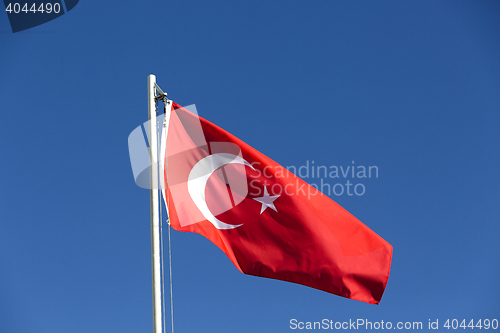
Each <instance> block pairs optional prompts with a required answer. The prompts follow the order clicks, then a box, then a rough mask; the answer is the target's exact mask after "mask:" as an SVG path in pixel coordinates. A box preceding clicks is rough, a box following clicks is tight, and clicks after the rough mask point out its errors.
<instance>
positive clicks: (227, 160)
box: [160, 103, 392, 304]
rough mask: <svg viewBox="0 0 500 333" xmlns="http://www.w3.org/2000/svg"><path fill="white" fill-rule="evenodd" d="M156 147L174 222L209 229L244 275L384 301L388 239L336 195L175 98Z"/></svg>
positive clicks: (180, 226)
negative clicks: (331, 196)
mask: <svg viewBox="0 0 500 333" xmlns="http://www.w3.org/2000/svg"><path fill="white" fill-rule="evenodd" d="M188 108H189V107H188ZM161 146H162V147H161V151H162V156H161V159H160V161H161V168H162V170H163V179H162V181H163V182H164V183H163V185H164V187H163V189H162V193H163V197H164V199H165V203H166V206H167V210H168V215H169V218H170V225H171V226H172V227H173V228H174V229H175V230H178V231H189V232H196V233H199V234H201V235H203V236H205V237H206V238H208V239H209V240H210V241H211V242H213V243H214V244H215V245H217V246H218V247H219V248H220V249H221V250H222V251H224V253H225V254H226V255H227V256H228V257H229V259H231V261H232V262H233V264H234V265H235V266H236V267H237V268H238V269H239V270H240V271H241V272H243V273H245V274H249V275H255V276H262V277H267V278H272V279H278V280H283V281H289V282H294V283H299V284H302V285H305V286H309V287H312V288H316V289H320V290H323V291H326V292H329V293H333V294H336V295H339V296H343V297H347V298H351V299H355V300H358V301H363V302H367V303H373V304H378V303H379V302H380V299H381V298H382V294H383V292H384V289H385V286H386V284H387V279H388V277H389V270H390V266H391V258H392V246H391V245H390V244H389V243H387V242H386V241H385V240H384V239H382V238H381V237H380V236H378V235H377V234H376V233H375V232H373V231H372V230H371V229H369V228H368V227H367V226H366V225H364V224H363V223H361V222H360V221H359V220H358V219H356V218H355V217H354V216H353V215H351V214H350V213H349V212H347V211H346V210H345V209H344V208H342V207H341V206H340V205H338V204H337V203H336V202H334V201H333V200H332V199H330V198H328V197H327V196H325V195H324V194H322V193H321V192H319V191H317V190H316V189H315V188H313V187H311V186H310V185H308V184H307V183H305V182H304V181H303V180H301V179H300V178H299V177H297V176H295V175H294V174H293V173H291V172H289V171H288V170H287V169H286V168H284V167H282V166H281V165H279V164H278V163H276V162H275V161H273V160H271V159H270V158H269V157H267V156H265V155H263V154H262V153H260V152H258V151H257V150H255V149H254V148H252V147H250V146H249V145H248V144H246V143H245V142H243V141H241V140H240V139H238V138H236V137H235V136H233V135H232V134H230V133H228V132H226V131H225V130H223V129H221V128H220V127H217V126H216V125H214V124H212V123H210V122H208V121H207V120H205V119H203V118H201V117H199V116H198V115H197V114H196V111H194V112H191V111H190V110H188V109H186V108H183V107H181V106H179V105H177V104H175V103H173V104H172V108H171V110H170V111H169V112H168V113H167V115H166V116H165V121H164V129H163V132H162V142H161Z"/></svg>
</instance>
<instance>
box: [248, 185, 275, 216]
mask: <svg viewBox="0 0 500 333" xmlns="http://www.w3.org/2000/svg"><path fill="white" fill-rule="evenodd" d="M278 197H279V195H272V196H270V195H269V192H267V188H266V186H264V196H263V197H260V198H253V199H254V200H255V201H258V202H260V203H261V204H262V207H261V208H260V213H261V214H262V212H263V211H265V210H266V208H267V207H269V208H271V209H273V210H274V211H276V212H277V211H278V210H277V209H276V207H274V204H273V201H274V200H276V199H278Z"/></svg>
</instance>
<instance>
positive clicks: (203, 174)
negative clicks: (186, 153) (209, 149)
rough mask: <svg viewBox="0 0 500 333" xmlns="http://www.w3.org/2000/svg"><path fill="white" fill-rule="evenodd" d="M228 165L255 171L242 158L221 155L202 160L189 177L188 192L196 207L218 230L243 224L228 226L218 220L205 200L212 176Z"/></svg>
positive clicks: (226, 154)
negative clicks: (240, 166) (241, 166)
mask: <svg viewBox="0 0 500 333" xmlns="http://www.w3.org/2000/svg"><path fill="white" fill-rule="evenodd" d="M227 164H244V165H246V166H249V167H250V168H252V169H253V170H255V169H254V167H253V166H252V165H251V164H250V163H248V162H247V161H246V160H245V159H243V158H241V157H240V156H236V155H233V154H228V153H219V154H213V155H210V156H207V157H205V158H202V159H201V160H199V161H198V163H196V164H195V165H194V167H193V168H192V169H191V172H190V173H189V177H188V184H187V185H188V191H189V195H190V196H191V199H193V201H194V203H195V204H196V207H198V209H199V210H200V212H201V213H202V214H203V216H204V217H205V219H207V221H209V222H210V223H212V224H213V226H214V227H216V228H217V229H234V228H237V227H240V226H242V225H243V224H238V225H235V224H227V223H224V222H222V221H221V220H219V219H218V218H216V217H215V216H214V215H213V214H212V213H211V212H210V209H208V205H207V201H206V199H205V189H206V187H207V182H208V179H209V178H210V176H211V175H212V174H213V173H214V172H215V171H217V169H219V168H220V167H223V166H224V165H227Z"/></svg>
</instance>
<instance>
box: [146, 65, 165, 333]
mask: <svg viewBox="0 0 500 333" xmlns="http://www.w3.org/2000/svg"><path fill="white" fill-rule="evenodd" d="M155 86H156V76H155V75H153V74H151V75H149V76H148V120H149V122H148V124H149V125H148V127H149V132H148V134H149V138H148V139H149V188H150V190H149V191H150V200H151V201H150V203H151V265H152V275H153V332H154V333H162V304H161V261H160V219H159V216H158V210H159V192H158V191H159V186H158V184H159V182H158V155H157V154H158V140H157V135H156V131H157V130H156V122H157V120H156V108H155V98H156V88H155Z"/></svg>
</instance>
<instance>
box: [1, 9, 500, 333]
mask: <svg viewBox="0 0 500 333" xmlns="http://www.w3.org/2000/svg"><path fill="white" fill-rule="evenodd" d="M499 15H500V3H499V2H497V1H474V2H473V1H468V2H466V1H413V2H410V1H282V2H273V3H270V2H267V1H266V2H264V1H252V2H249V1H244V2H242V1H232V2H229V1H225V2H222V1H210V2H206V1H177V2H172V1H140V2H139V1H120V2H103V1H89V0H82V1H80V3H79V4H78V5H77V6H76V7H75V8H74V9H73V10H72V11H71V12H69V13H67V14H65V15H63V16H61V17H59V18H57V19H55V20H53V21H51V22H48V23H46V24H44V25H41V26H38V27H35V28H33V29H30V30H27V31H24V32H19V33H16V34H13V33H12V32H11V30H10V26H9V22H8V18H7V14H6V13H5V12H3V13H0V60H1V61H0V88H1V89H0V110H1V114H2V121H1V122H0V129H1V131H0V133H1V134H0V135H1V140H2V143H3V144H2V148H1V152H2V159H1V163H0V171H1V178H0V265H1V266H0V267H1V271H0V332H8V333H17V332H19V333H24V332H37V333H45V332H47V333H58V332H61V333H62V332H64V333H66V332H72V333H79V332H82V333H83V332H85V333H87V332H122V333H125V332H134V333H135V332H152V304H151V302H152V301H151V298H152V296H151V257H150V256H151V247H150V241H151V239H150V221H149V191H148V190H144V189H141V188H139V187H137V186H136V185H135V183H134V179H133V175H132V170H131V166H130V160H129V156H128V147H127V138H128V135H129V133H130V132H131V131H132V130H133V129H134V128H136V127H137V126H138V125H140V124H141V123H142V122H144V121H145V120H147V99H146V78H147V75H148V74H150V73H154V74H156V76H157V81H158V83H159V84H160V86H161V87H162V88H163V89H164V90H165V91H166V92H168V94H169V97H170V98H171V99H173V100H174V101H175V102H177V103H179V104H181V105H190V104H196V107H197V109H198V112H199V113H200V115H201V116H203V117H205V118H207V119H208V120H210V121H212V122H213V123H215V124H217V125H219V126H221V127H222V128H224V129H226V130H227V131H229V132H231V133H233V134H234V135H236V136H238V137H239V138H241V139H242V140H244V141H246V142H247V143H249V144H250V145H252V146H253V147H255V148H256V149H258V150H260V151H261V152H263V153H264V154H266V155H268V156H269V157H271V158H272V159H274V160H275V161H277V162H279V163H281V164H282V165H285V166H290V165H295V166H300V165H303V164H305V163H306V161H307V160H309V161H312V160H314V162H315V164H316V165H326V166H331V165H336V166H345V167H346V166H349V165H352V161H355V164H356V165H365V166H369V165H376V166H378V169H379V176H378V178H373V177H372V179H365V180H359V179H350V180H351V182H362V183H363V184H364V185H365V187H366V193H365V194H364V195H363V196H347V195H342V196H338V197H337V196H332V198H333V199H334V200H335V201H337V202H338V203H339V204H341V205H342V206H343V207H344V208H346V209H347V210H349V211H350V212H351V213H352V214H353V215H355V216H356V217H358V218H359V219H360V220H361V221H362V222H363V223H365V224H366V225H368V226H369V227H370V228H371V229H373V230H374V231H375V232H377V233H378V234H379V235H380V236H382V237H383V238H384V239H386V240H387V241H388V242H389V243H391V244H392V245H393V247H394V256H393V262H392V270H391V274H390V277H389V282H388V285H387V289H386V292H385V294H384V297H383V298H382V301H381V303H380V305H378V306H375V305H370V304H365V303H362V302H358V301H353V300H348V299H345V298H341V297H338V296H334V295H331V294H328V293H325V292H321V291H318V290H315V289H311V288H307V287H304V286H300V285H295V284H291V283H286V282H280V281H274V280H269V279H263V278H257V277H252V276H246V275H243V274H241V273H240V272H239V271H238V270H237V269H236V268H235V267H234V266H233V265H232V263H231V262H230V260H229V259H228V258H227V257H226V256H225V255H224V254H223V253H222V251H220V250H219V249H218V248H216V247H215V246H214V245H213V244H211V243H210V242H209V241H207V240H206V239H204V238H203V237H201V236H199V235H196V234H190V233H180V232H175V231H174V232H173V233H172V251H173V270H174V271H173V279H174V280H173V283H174V312H175V314H174V315H175V325H176V327H175V328H176V331H177V332H289V331H291V330H290V328H289V321H290V319H292V318H296V319H297V320H299V321H320V320H322V319H325V318H327V319H331V320H334V321H348V320H349V319H352V320H356V319H358V318H363V319H368V320H372V321H381V320H384V321H385V322H386V321H392V322H394V323H396V322H398V321H403V322H404V321H412V322H413V321H422V322H423V323H424V327H427V323H428V320H429V319H431V320H433V321H434V320H436V319H439V321H440V324H441V323H443V322H444V321H445V320H446V319H447V318H450V319H453V318H457V319H460V320H462V319H467V320H468V321H469V320H470V319H474V320H478V319H484V318H489V319H493V318H497V319H500V318H499V317H500V314H499V309H500V301H499V299H500V298H499V296H500V286H499V283H498V281H499V273H500V261H499V255H500V241H499V239H500V226H499V222H500V214H499V211H500V210H499V199H500V194H499V189H500V177H499V174H498V165H499V164H500V160H499V153H498V148H499V143H500V134H499V124H500V115H499V110H500V20H499V19H498V18H499ZM308 181H310V182H314V181H317V180H314V179H309V180H308ZM327 181H329V182H330V184H332V185H333V184H335V183H337V182H345V179H340V180H336V179H329V180H327ZM167 313H168V309H167Z"/></svg>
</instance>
